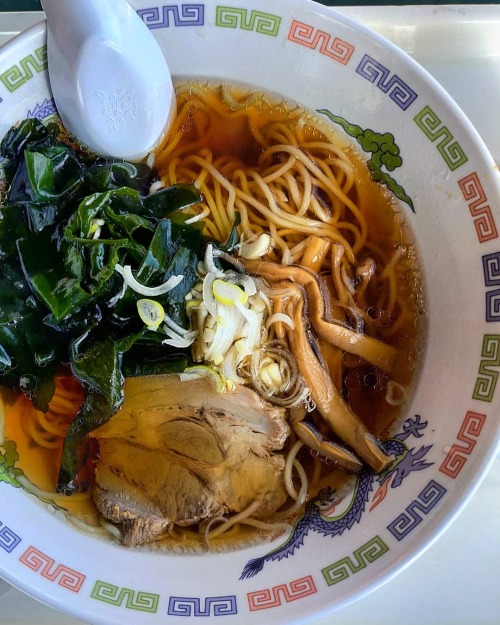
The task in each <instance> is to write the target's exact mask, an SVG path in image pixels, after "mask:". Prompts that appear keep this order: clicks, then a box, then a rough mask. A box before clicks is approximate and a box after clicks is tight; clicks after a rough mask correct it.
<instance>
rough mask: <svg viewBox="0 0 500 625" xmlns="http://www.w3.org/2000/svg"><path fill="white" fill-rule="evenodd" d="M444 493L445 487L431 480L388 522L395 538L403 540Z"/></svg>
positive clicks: (388, 527)
mask: <svg viewBox="0 0 500 625" xmlns="http://www.w3.org/2000/svg"><path fill="white" fill-rule="evenodd" d="M445 493H446V488H445V487H444V486H441V485H440V484H438V483H437V482H436V481H435V480H431V481H430V482H429V483H428V484H427V486H425V487H424V488H423V489H422V491H421V492H420V493H419V495H418V497H417V498H416V499H414V500H413V501H412V502H411V503H410V504H409V505H408V506H407V507H406V509H405V511H404V512H402V513H401V514H400V515H398V516H397V517H396V518H395V519H394V521H392V522H391V523H389V525H388V526H387V529H388V530H389V531H390V532H391V534H392V535H393V536H394V538H396V539H397V540H403V538H405V537H406V536H407V535H408V534H409V533H410V532H412V531H413V530H414V529H415V528H416V527H417V525H419V524H420V523H421V522H422V518H423V517H424V516H426V515H427V514H429V512H430V511H431V510H432V509H433V508H434V506H436V505H437V503H438V502H439V501H440V500H441V499H442V497H443V496H444V494H445Z"/></svg>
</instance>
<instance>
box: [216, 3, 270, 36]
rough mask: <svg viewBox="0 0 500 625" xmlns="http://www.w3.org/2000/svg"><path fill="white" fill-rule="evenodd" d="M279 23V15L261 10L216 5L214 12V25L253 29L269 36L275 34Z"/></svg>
mask: <svg viewBox="0 0 500 625" xmlns="http://www.w3.org/2000/svg"><path fill="white" fill-rule="evenodd" d="M280 24H281V17H279V16H278V15H272V14H271V13H264V12H263V11H255V10H252V11H250V10H248V9H239V8H236V7H226V6H218V7H217V10H216V14H215V25H216V26H222V27H224V28H240V29H241V30H253V31H255V32H256V33H260V34H261V35H269V36H271V37H276V36H277V34H278V31H279V28H280Z"/></svg>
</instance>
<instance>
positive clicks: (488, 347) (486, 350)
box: [472, 334, 500, 402]
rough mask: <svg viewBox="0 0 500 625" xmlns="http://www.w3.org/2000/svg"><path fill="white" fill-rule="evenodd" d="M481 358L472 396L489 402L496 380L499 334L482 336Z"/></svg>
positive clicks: (498, 363) (499, 345) (499, 365)
mask: <svg viewBox="0 0 500 625" xmlns="http://www.w3.org/2000/svg"><path fill="white" fill-rule="evenodd" d="M481 358H482V360H481V363H480V365H479V375H478V377H477V380H476V384H475V386H474V392H473V394H472V398H473V399H479V400H480V401H486V402H491V400H492V399H493V395H494V394H495V389H496V386H497V382H498V371H496V368H497V367H500V335H498V334H486V335H485V336H484V339H483V347H482V350H481Z"/></svg>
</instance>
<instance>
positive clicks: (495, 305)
mask: <svg viewBox="0 0 500 625" xmlns="http://www.w3.org/2000/svg"><path fill="white" fill-rule="evenodd" d="M482 262H483V275H484V285H485V287H486V288H488V287H491V286H496V287H497V288H496V289H491V290H487V291H486V321H489V322H495V321H500V252H492V253H491V254H485V255H484V256H483V257H482Z"/></svg>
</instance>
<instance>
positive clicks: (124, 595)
mask: <svg viewBox="0 0 500 625" xmlns="http://www.w3.org/2000/svg"><path fill="white" fill-rule="evenodd" d="M90 596H91V597H92V598H93V599H97V600H98V601H103V602H104V603H110V604H111V605H115V606H117V607H119V606H124V607H125V608H128V609H129V610H140V611H141V612H152V613H155V612H157V611H158V602H159V600H160V597H159V595H156V594H153V593H149V592H143V591H137V590H132V589H130V588H120V587H118V586H114V585H113V584H109V583H108V582H103V581H101V580H98V581H97V582H96V583H95V586H94V588H93V590H92V593H91V595H90Z"/></svg>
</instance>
